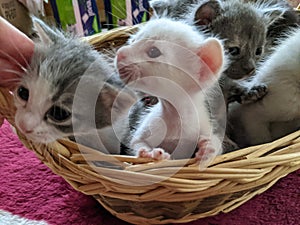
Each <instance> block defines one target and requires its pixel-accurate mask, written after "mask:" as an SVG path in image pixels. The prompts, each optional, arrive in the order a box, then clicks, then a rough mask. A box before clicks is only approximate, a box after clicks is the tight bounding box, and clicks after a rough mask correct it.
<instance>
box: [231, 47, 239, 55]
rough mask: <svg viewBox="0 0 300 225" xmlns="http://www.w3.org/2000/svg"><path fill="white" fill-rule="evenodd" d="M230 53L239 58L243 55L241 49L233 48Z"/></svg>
mask: <svg viewBox="0 0 300 225" xmlns="http://www.w3.org/2000/svg"><path fill="white" fill-rule="evenodd" d="M228 52H229V53H230V54H231V55H232V56H237V55H239V54H240V53H241V50H240V48H239V47H231V48H228Z"/></svg>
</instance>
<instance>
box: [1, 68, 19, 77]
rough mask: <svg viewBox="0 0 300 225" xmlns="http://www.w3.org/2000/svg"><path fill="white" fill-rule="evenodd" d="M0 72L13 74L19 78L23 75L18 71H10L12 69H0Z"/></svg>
mask: <svg viewBox="0 0 300 225" xmlns="http://www.w3.org/2000/svg"><path fill="white" fill-rule="evenodd" d="M0 71H1V72H8V73H13V74H16V75H18V76H19V77H21V76H22V75H23V73H21V72H20V71H17V70H12V69H0Z"/></svg>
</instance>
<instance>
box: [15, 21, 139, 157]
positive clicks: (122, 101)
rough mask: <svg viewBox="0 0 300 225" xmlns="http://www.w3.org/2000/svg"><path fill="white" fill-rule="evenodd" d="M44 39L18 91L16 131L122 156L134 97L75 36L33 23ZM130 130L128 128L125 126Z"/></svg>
mask: <svg viewBox="0 0 300 225" xmlns="http://www.w3.org/2000/svg"><path fill="white" fill-rule="evenodd" d="M34 25H35V29H36V30H37V33H38V36H39V38H40V41H37V42H36V43H35V50H34V54H33V57H32V60H31V63H30V65H28V68H26V70H25V72H24V75H23V76H22V78H21V79H20V82H19V86H18V87H17V89H16V90H15V92H14V96H15V106H16V115H15V122H16V126H17V128H18V129H19V130H20V131H21V132H22V133H23V134H24V135H25V136H26V137H27V138H28V139H29V140H32V141H34V142H38V143H45V144H47V143H50V142H53V141H55V140H57V139H60V138H64V137H75V139H76V141H78V142H79V143H81V144H84V145H87V146H89V147H93V148H96V149H99V150H101V151H103V152H109V153H117V154H118V153H119V152H120V149H119V143H120V142H119V141H118V138H117V136H121V135H122V134H119V135H118V134H115V132H114V129H113V127H114V128H115V129H116V132H123V131H122V130H123V124H122V122H120V121H124V120H123V118H124V117H126V116H127V113H128V110H129V109H130V106H131V104H132V103H134V102H135V98H134V94H133V93H132V92H131V91H129V90H125V91H122V89H123V83H122V82H121V80H120V79H119V78H118V76H116V74H115V71H114V68H113V66H112V65H110V63H109V61H108V59H107V58H105V57H104V56H103V55H102V54H100V53H99V52H97V51H96V50H93V49H92V47H91V46H90V45H89V44H87V43H85V42H83V41H82V40H79V39H77V38H74V37H67V36H65V35H64V34H63V33H61V32H60V31H58V30H54V29H51V28H50V27H48V26H47V25H46V24H44V23H43V22H42V21H40V20H38V19H34ZM124 126H126V125H124Z"/></svg>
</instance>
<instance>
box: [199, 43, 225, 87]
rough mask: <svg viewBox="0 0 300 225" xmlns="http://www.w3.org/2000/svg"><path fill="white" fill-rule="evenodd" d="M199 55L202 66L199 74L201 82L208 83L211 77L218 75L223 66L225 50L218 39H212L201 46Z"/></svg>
mask: <svg viewBox="0 0 300 225" xmlns="http://www.w3.org/2000/svg"><path fill="white" fill-rule="evenodd" d="M197 55H198V56H199V57H200V59H201V64H202V68H201V71H200V74H199V75H200V81H206V80H209V78H210V77H211V76H215V75H218V72H219V70H220V69H221V68H222V66H223V48H222V45H221V44H220V42H219V41H218V40H217V39H215V38H210V39H209V40H207V41H206V42H205V43H204V44H203V45H202V46H201V48H200V49H199V51H198V53H197ZM203 64H204V65H203Z"/></svg>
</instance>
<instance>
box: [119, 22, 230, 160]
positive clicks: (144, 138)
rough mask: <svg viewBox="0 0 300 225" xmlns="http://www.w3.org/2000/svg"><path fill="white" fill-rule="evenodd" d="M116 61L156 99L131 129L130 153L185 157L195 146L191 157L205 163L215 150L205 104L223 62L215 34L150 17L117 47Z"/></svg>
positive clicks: (122, 72) (126, 78)
mask: <svg viewBox="0 0 300 225" xmlns="http://www.w3.org/2000/svg"><path fill="white" fill-rule="evenodd" d="M116 62H117V68H118V70H119V74H120V77H121V78H122V79H123V80H124V81H125V82H126V83H128V84H130V85H132V87H133V88H134V89H136V90H138V91H142V92H145V93H147V94H149V95H153V96H157V97H158V98H159V102H158V104H156V105H155V106H153V107H152V108H151V109H150V112H149V113H148V114H146V115H145V116H144V117H143V118H142V120H141V121H140V125H139V126H138V127H137V129H136V131H135V133H134V134H133V137H132V140H131V143H130V146H129V147H130V148H131V149H133V150H134V152H135V153H136V155H138V156H139V157H150V158H154V159H166V158H170V154H171V153H173V154H172V157H173V158H186V157H191V156H192V155H193V154H194V151H195V149H197V148H198V149H199V150H198V152H197V153H196V158H198V159H199V160H200V159H201V160H202V162H201V165H207V163H208V162H210V161H211V160H212V159H213V157H214V156H216V155H217V154H219V153H220V152H221V140H220V138H219V137H218V136H217V135H215V134H213V131H212V129H213V127H212V126H213V125H212V122H211V120H210V115H209V110H208V105H207V104H206V103H205V99H206V98H207V95H210V93H211V92H210V87H212V86H213V84H216V82H217V81H218V78H219V76H220V74H221V72H222V71H223V69H224V65H225V60H224V51H223V47H222V45H221V43H220V41H219V40H218V39H216V38H209V39H205V38H204V37H203V36H202V35H201V34H200V33H199V32H197V31H196V30H194V28H193V27H192V26H189V25H187V24H184V23H182V22H175V21H172V20H170V19H164V18H162V19H157V20H152V21H150V22H148V23H147V24H146V25H145V26H143V27H142V28H141V30H140V31H139V32H138V33H137V34H136V35H134V36H133V37H132V38H131V41H130V44H129V46H125V47H122V48H121V49H119V51H118V52H117V59H116ZM220 91H221V90H220ZM224 116H225V115H224ZM177 150H178V151H177ZM188 150H190V151H188Z"/></svg>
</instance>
